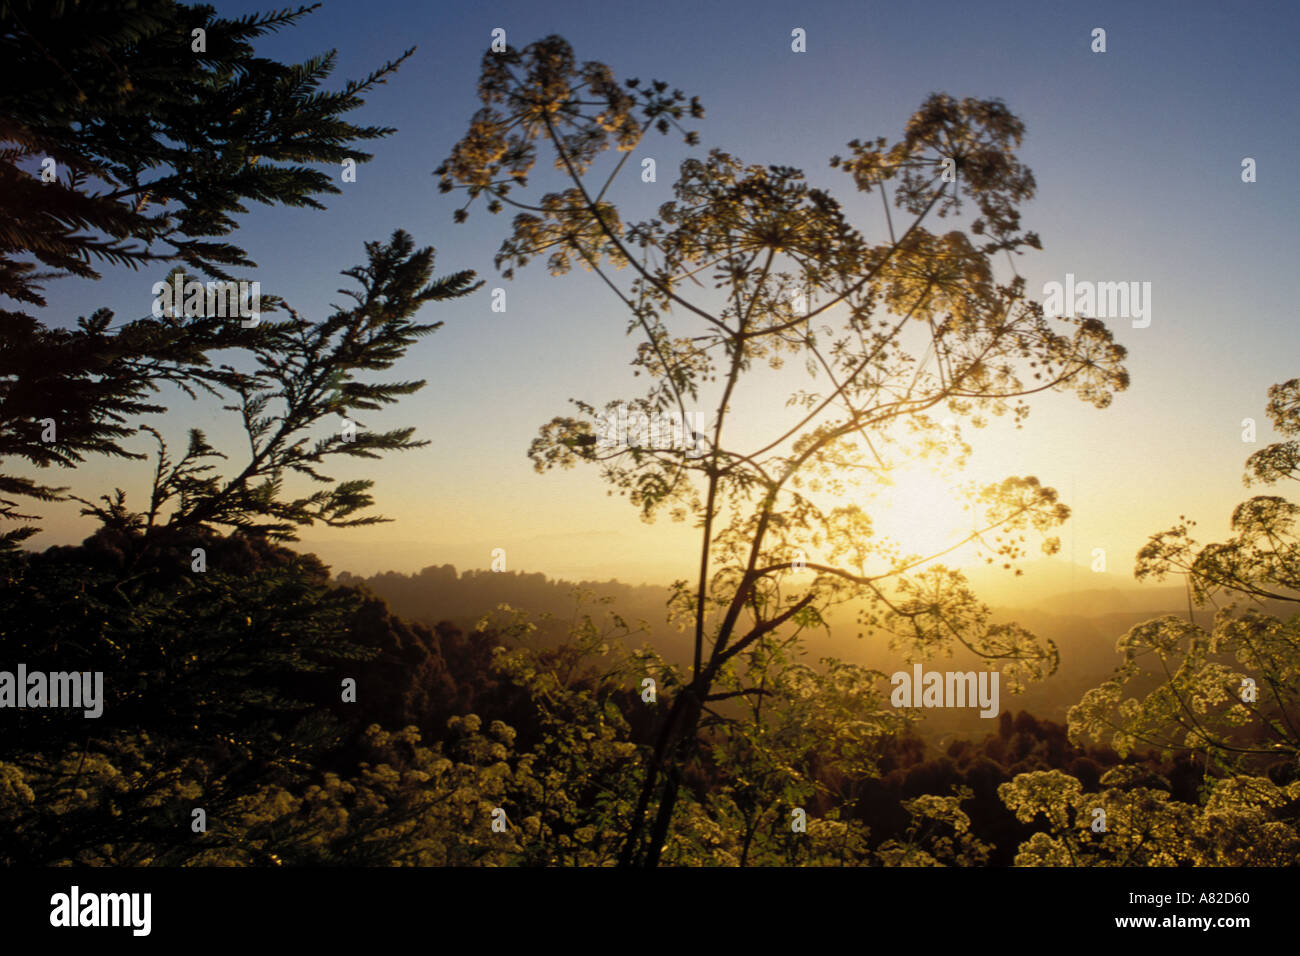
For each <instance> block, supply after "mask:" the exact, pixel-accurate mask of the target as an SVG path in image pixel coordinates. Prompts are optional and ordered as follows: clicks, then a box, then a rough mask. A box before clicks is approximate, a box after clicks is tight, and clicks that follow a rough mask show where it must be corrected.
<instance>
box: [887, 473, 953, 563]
mask: <svg viewBox="0 0 1300 956" xmlns="http://www.w3.org/2000/svg"><path fill="white" fill-rule="evenodd" d="M961 484H962V483H961V482H959V481H958V480H956V479H955V478H953V477H951V476H947V475H942V474H940V473H939V472H938V471H936V470H935V469H934V468H931V467H929V466H928V465H926V464H925V463H923V462H912V463H909V464H907V465H905V466H902V467H900V468H898V469H896V470H894V471H892V472H890V473H889V475H888V476H882V483H881V485H880V486H879V488H878V490H877V491H875V492H874V493H873V495H872V499H873V500H872V506H871V508H870V513H871V517H872V521H873V523H874V524H875V526H876V530H877V533H879V534H880V535H882V536H887V537H889V538H892V539H893V540H894V542H895V543H897V545H898V546H899V547H900V548H901V549H902V551H903V553H905V554H919V555H921V556H923V557H929V556H931V555H937V554H939V553H941V552H943V551H945V550H946V549H948V548H951V547H953V546H954V545H956V544H958V543H959V542H961V541H962V540H963V539H964V538H966V537H967V536H969V534H970V533H971V530H972V528H974V527H975V522H976V520H977V515H976V512H975V511H974V510H972V509H967V508H966V507H965V505H964V502H965V496H964V494H963V492H962V488H961ZM971 551H972V547H971V546H970V545H965V546H963V547H961V548H958V549H956V550H955V551H952V552H951V553H948V554H945V555H944V560H945V562H946V563H949V564H958V563H964V562H965V561H967V560H969V559H970V555H971Z"/></svg>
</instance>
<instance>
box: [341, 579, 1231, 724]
mask: <svg viewBox="0 0 1300 956" xmlns="http://www.w3.org/2000/svg"><path fill="white" fill-rule="evenodd" d="M969 576H970V578H971V582H972V586H973V588H974V590H975V592H976V594H977V595H979V596H980V597H981V598H982V599H984V600H985V602H986V603H988V604H989V606H990V608H991V609H992V613H993V617H994V620H995V621H997V622H1012V621H1014V622H1016V623H1019V624H1021V625H1023V626H1024V627H1027V628H1028V629H1030V630H1031V631H1032V632H1033V633H1035V634H1037V635H1038V636H1039V637H1041V638H1045V639H1049V640H1052V641H1054V642H1055V643H1056V645H1057V646H1058V648H1059V650H1060V655H1061V665H1060V667H1059V669H1058V670H1057V672H1056V673H1055V674H1053V675H1052V676H1051V677H1049V678H1046V679H1045V680H1043V681H1040V682H1038V683H1035V684H1032V685H1031V686H1030V687H1029V688H1028V689H1027V691H1026V692H1025V693H1024V694H1021V695H1017V696H1012V695H1010V694H1008V693H1005V692H1004V693H1003V694H1002V699H1001V702H1000V704H1001V709H1002V710H1004V711H1008V710H1021V709H1024V710H1029V711H1031V712H1032V713H1034V714H1035V715H1036V716H1038V717H1039V718H1045V719H1050V720H1056V721H1064V720H1065V717H1066V712H1067V711H1068V709H1069V708H1070V707H1071V706H1072V705H1073V704H1074V703H1076V702H1077V701H1078V699H1079V697H1080V696H1081V695H1082V694H1083V693H1084V692H1085V691H1086V690H1088V689H1090V688H1092V687H1095V686H1097V685H1098V684H1099V683H1101V682H1102V681H1103V680H1104V679H1105V678H1106V677H1107V676H1108V675H1109V674H1110V673H1111V672H1112V670H1113V669H1114V668H1115V666H1116V665H1117V664H1118V663H1119V658H1118V656H1117V655H1116V652H1115V644H1116V641H1117V640H1118V639H1119V638H1120V637H1121V636H1122V635H1124V634H1125V633H1126V632H1127V631H1128V630H1129V629H1130V628H1132V627H1133V626H1134V625H1136V624H1140V623H1142V622H1143V621H1146V620H1149V619H1151V618H1155V617H1159V616H1162V615H1165V614H1177V615H1180V616H1182V615H1185V614H1186V613H1187V595H1186V592H1185V590H1184V588H1183V586H1182V585H1181V584H1167V583H1166V584H1157V585H1140V584H1138V583H1136V582H1135V581H1133V580H1132V579H1131V578H1125V577H1123V576H1121V575H1118V574H1110V573H1104V572H1096V573H1094V572H1092V571H1090V570H1089V569H1088V568H1084V567H1080V566H1077V565H1072V564H1070V563H1069V562H1066V561H1062V560H1060V559H1047V560H1042V561H1036V562H1029V563H1027V564H1026V565H1025V566H1024V573H1023V574H1022V575H1021V576H1019V577H1016V576H1014V575H1013V574H1011V573H1010V572H1007V571H997V572H994V571H986V570H984V569H975V570H974V571H973V572H969ZM335 580H336V582H337V583H338V584H342V585H352V586H357V585H364V586H365V587H367V588H368V589H369V590H371V591H372V592H374V593H375V594H376V595H377V596H379V597H381V598H383V599H384V600H385V602H386V603H387V604H388V605H389V607H390V608H391V609H392V611H393V612H394V613H395V614H398V615H400V616H402V617H405V618H407V619H410V620H413V621H417V622H419V623H422V624H425V625H427V626H430V627H432V626H434V625H436V624H437V623H439V622H441V621H449V622H451V623H452V624H454V625H456V626H457V627H460V628H462V629H465V630H469V629H472V628H473V627H474V625H475V623H476V622H477V621H479V620H480V619H482V618H483V616H484V615H487V614H491V613H493V612H494V611H495V610H496V609H497V608H498V606H499V605H502V604H505V605H509V606H510V607H511V608H514V609H517V610H520V611H524V612H527V613H528V614H529V615H532V616H534V617H541V616H544V615H551V619H550V620H549V621H543V622H541V623H540V626H539V631H540V633H541V635H542V639H543V640H546V641H555V642H558V641H560V640H563V639H564V637H565V635H566V632H567V628H568V625H569V622H570V621H571V620H572V619H573V617H574V614H575V609H576V608H577V607H578V604H577V603H576V602H577V597H576V591H583V592H586V593H587V595H588V600H593V601H594V600H595V599H601V598H608V599H610V603H609V604H608V605H607V606H602V605H600V604H597V603H590V604H584V607H585V609H586V611H587V612H588V613H593V614H595V615H597V616H601V617H603V616H604V615H605V613H606V611H607V610H608V611H612V612H615V613H617V614H619V615H620V616H621V617H623V618H624V619H625V620H626V621H627V622H628V623H629V624H630V625H632V626H633V627H636V626H637V625H638V622H644V630H643V631H640V632H638V633H637V634H635V635H634V636H633V638H632V639H631V641H630V643H631V644H633V645H640V644H642V643H649V644H651V645H652V646H653V647H655V648H656V650H658V651H659V652H660V653H661V654H663V655H664V656H665V657H666V658H668V659H669V660H671V661H674V662H676V663H679V664H684V663H686V662H688V661H689V658H690V637H689V635H688V634H687V633H685V632H684V631H681V630H678V629H677V628H675V627H673V626H672V625H671V624H670V623H669V622H668V620H667V610H668V609H667V602H668V599H669V595H670V591H669V589H668V588H666V587H661V586H656V585H631V584H624V583H622V582H620V581H617V580H613V579H610V580H606V581H579V582H570V581H558V580H552V579H550V578H548V577H546V575H544V574H541V573H531V574H530V573H521V572H516V571H506V572H501V573H494V572H491V571H484V570H478V569H472V570H466V571H463V572H457V570H456V569H455V568H454V567H453V566H452V565H450V564H444V565H441V566H433V565H431V566H429V567H426V568H425V569H424V570H422V571H420V572H419V573H418V574H409V575H408V574H401V573H396V572H387V573H384V574H378V575H372V576H370V577H364V578H363V577H360V576H357V575H353V574H350V573H349V572H346V571H344V572H340V573H339V574H338V575H337V576H336V578H335ZM1081 584H1088V585H1091V586H1089V587H1080V586H1078V585H1081ZM1072 585H1073V587H1072ZM990 595H992V596H994V597H993V599H990ZM857 611H858V608H857V607H855V606H854V605H852V604H849V605H843V606H840V607H837V608H833V609H832V610H831V612H830V613H829V615H828V624H829V633H826V632H824V631H823V632H820V633H814V634H810V635H809V636H808V639H807V640H806V642H805V651H806V660H807V661H808V662H809V663H814V662H816V661H817V660H819V659H821V658H823V657H828V656H833V657H838V658H841V659H843V660H846V661H850V662H852V663H856V664H860V665H862V666H866V667H871V668H874V669H877V670H879V671H881V672H882V673H884V674H892V673H894V672H896V671H898V670H900V669H905V664H904V662H903V660H902V656H901V654H900V653H899V652H896V651H894V650H891V649H890V647H889V642H888V637H887V636H885V635H880V634H877V635H873V636H871V637H868V638H864V639H859V638H858V633H859V630H860V628H859V627H858V625H857V621H856V618H857ZM1210 619H1211V612H1210V611H1208V610H1197V611H1196V620H1197V621H1198V623H1201V624H1203V625H1208V624H1209V623H1210ZM927 666H928V667H930V668H934V669H940V670H969V669H978V666H979V665H978V662H977V661H976V660H975V658H974V657H973V656H971V655H969V654H967V655H965V656H964V657H963V655H962V654H955V655H954V656H953V657H952V658H945V659H942V660H936V661H932V662H930V663H929V664H928V665H927ZM990 726H991V723H990V721H989V720H987V719H982V718H980V717H979V716H978V714H977V713H976V712H975V711H973V710H963V709H948V710H932V711H928V712H926V714H925V719H924V721H923V722H922V725H921V727H920V728H919V729H920V730H921V732H922V733H923V734H924V735H925V736H927V737H931V738H932V739H933V738H935V737H937V736H940V735H946V734H952V733H957V734H961V735H965V734H975V735H978V734H983V733H987V732H988V729H989V727H990Z"/></svg>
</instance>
